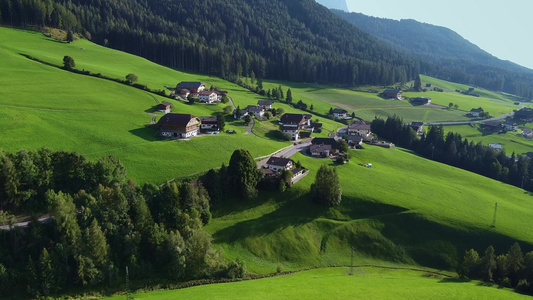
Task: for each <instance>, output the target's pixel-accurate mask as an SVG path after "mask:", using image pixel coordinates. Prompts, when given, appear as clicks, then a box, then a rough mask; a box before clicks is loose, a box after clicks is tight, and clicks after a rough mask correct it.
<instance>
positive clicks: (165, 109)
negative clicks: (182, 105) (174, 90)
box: [157, 101, 172, 114]
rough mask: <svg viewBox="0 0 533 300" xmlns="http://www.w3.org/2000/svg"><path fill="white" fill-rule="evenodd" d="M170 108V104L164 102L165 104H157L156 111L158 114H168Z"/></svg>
mask: <svg viewBox="0 0 533 300" xmlns="http://www.w3.org/2000/svg"><path fill="white" fill-rule="evenodd" d="M171 107H172V104H171V103H169V102H166V101H165V102H163V103H159V104H158V105H157V110H159V111H160V112H164V113H166V114H168V113H169V112H170V108H171Z"/></svg>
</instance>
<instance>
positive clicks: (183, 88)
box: [176, 81, 205, 96]
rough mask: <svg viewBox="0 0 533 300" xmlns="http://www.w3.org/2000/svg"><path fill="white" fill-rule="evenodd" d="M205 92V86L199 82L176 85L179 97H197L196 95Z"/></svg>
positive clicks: (183, 82)
mask: <svg viewBox="0 0 533 300" xmlns="http://www.w3.org/2000/svg"><path fill="white" fill-rule="evenodd" d="M203 90H205V84H203V83H201V82H187V81H182V82H180V83H178V85H176V92H179V93H180V95H182V96H183V95H184V94H187V96H188V95H189V94H192V95H193V96H198V93H199V92H201V91H203Z"/></svg>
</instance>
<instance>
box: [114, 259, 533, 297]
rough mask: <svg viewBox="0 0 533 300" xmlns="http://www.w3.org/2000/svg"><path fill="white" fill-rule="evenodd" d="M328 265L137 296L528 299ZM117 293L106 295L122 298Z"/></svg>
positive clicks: (418, 276)
mask: <svg viewBox="0 0 533 300" xmlns="http://www.w3.org/2000/svg"><path fill="white" fill-rule="evenodd" d="M348 273H349V268H346V267H344V268H326V269H317V270H310V271H304V272H299V273H296V274H291V275H285V276H278V277H273V278H265V279H258V280H249V281H241V282H234V283H223V284H210V285H204V286H196V287H191V288H185V289H180V290H167V291H157V292H149V293H138V294H133V295H132V296H133V297H134V298H135V299H147V300H148V299H158V300H165V299H417V298H419V299H526V298H527V297H528V296H525V295H520V294H518V293H515V292H513V291H512V290H510V289H500V288H497V287H496V286H484V285H482V284H480V283H479V282H476V281H473V282H460V281H457V280H454V279H450V278H448V277H445V276H439V275H435V274H433V273H428V272H420V271H412V270H402V269H400V270H396V269H381V268H370V267H356V268H354V273H353V275H351V276H350V275H348ZM124 297H125V296H124V295H120V296H114V297H110V298H105V299H123V298H124Z"/></svg>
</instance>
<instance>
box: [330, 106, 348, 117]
mask: <svg viewBox="0 0 533 300" xmlns="http://www.w3.org/2000/svg"><path fill="white" fill-rule="evenodd" d="M331 114H332V115H333V117H334V118H335V119H346V118H347V117H348V112H347V111H346V110H344V109H342V108H335V109H334V110H332V112H331Z"/></svg>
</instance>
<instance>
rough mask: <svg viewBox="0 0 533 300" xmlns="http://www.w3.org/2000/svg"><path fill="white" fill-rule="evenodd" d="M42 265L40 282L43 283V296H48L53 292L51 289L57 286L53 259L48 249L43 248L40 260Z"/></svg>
mask: <svg viewBox="0 0 533 300" xmlns="http://www.w3.org/2000/svg"><path fill="white" fill-rule="evenodd" d="M39 265H40V282H41V288H40V289H41V293H43V295H45V296H46V295H48V294H50V292H51V289H52V288H54V287H55V286H56V280H55V273H54V268H53V267H52V258H51V257H50V254H49V253H48V250H46V248H43V250H42V252H41V256H40V258H39Z"/></svg>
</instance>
